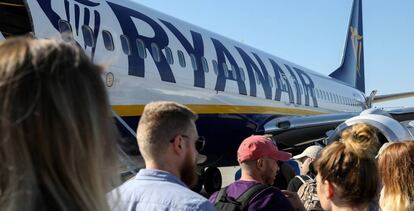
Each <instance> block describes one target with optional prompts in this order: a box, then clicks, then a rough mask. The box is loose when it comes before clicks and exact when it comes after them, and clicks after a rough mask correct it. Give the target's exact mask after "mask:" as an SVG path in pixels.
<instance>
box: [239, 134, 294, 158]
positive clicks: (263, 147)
mask: <svg viewBox="0 0 414 211" xmlns="http://www.w3.org/2000/svg"><path fill="white" fill-rule="evenodd" d="M262 157H270V158H272V159H275V160H282V161H287V160H289V159H290V158H292V154H290V153H289V152H284V151H280V150H279V149H278V148H277V146H276V145H275V144H273V143H272V141H271V140H269V139H268V138H266V137H264V136H260V135H254V136H250V137H247V138H246V139H244V141H243V142H242V143H241V144H240V146H239V149H238V150H237V160H238V161H239V163H242V162H244V161H248V160H257V159H259V158H262Z"/></svg>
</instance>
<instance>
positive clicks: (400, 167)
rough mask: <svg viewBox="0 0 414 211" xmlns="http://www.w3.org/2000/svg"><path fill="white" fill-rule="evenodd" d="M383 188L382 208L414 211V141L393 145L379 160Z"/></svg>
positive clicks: (388, 147)
mask: <svg viewBox="0 0 414 211" xmlns="http://www.w3.org/2000/svg"><path fill="white" fill-rule="evenodd" d="M378 167H379V172H380V175H381V179H382V183H383V188H382V191H381V198H380V206H381V208H382V209H383V210H413V209H414V182H413V179H414V141H403V142H399V143H393V144H391V145H389V146H387V148H385V150H384V151H383V152H382V153H381V155H380V156H379V160H378Z"/></svg>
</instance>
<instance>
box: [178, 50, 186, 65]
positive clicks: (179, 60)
mask: <svg viewBox="0 0 414 211" xmlns="http://www.w3.org/2000/svg"><path fill="white" fill-rule="evenodd" d="M177 55H178V62H179V63H180V66H181V67H185V58H184V53H183V52H182V51H180V50H178V51H177Z"/></svg>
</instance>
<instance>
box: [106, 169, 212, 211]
mask: <svg viewBox="0 0 414 211" xmlns="http://www.w3.org/2000/svg"><path fill="white" fill-rule="evenodd" d="M108 198H109V203H110V206H111V208H112V209H113V210H128V211H135V210H146V211H147V210H148V211H149V210H216V209H215V208H214V207H213V205H212V204H211V203H210V202H209V201H208V200H207V199H206V198H204V197H203V196H201V195H199V194H198V193H195V192H193V191H192V190H190V189H189V188H188V187H187V186H186V185H185V184H184V183H183V182H182V181H181V180H179V179H178V178H177V177H176V176H174V175H172V174H170V173H169V172H166V171H161V170H154V169H141V170H140V171H139V172H138V174H137V175H136V176H135V178H134V179H131V180H129V181H127V182H125V183H124V184H122V185H121V186H120V187H118V188H116V189H115V190H113V191H112V192H111V193H109V195H108Z"/></svg>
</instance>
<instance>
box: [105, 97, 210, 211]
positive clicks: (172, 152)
mask: <svg viewBox="0 0 414 211" xmlns="http://www.w3.org/2000/svg"><path fill="white" fill-rule="evenodd" d="M196 119H197V115H196V114H194V113H193V112H192V111H191V110H190V109H189V108H187V107H186V106H184V105H180V104H178V103H174V102H152V103H149V104H147V105H146V106H145V108H144V111H143V114H142V116H141V119H140V121H139V124H138V130H137V140H138V145H139V150H140V152H141V155H142V157H143V159H144V161H145V169H141V170H140V171H139V172H138V174H137V175H136V176H135V177H134V178H133V179H131V180H129V181H127V182H125V183H124V184H123V185H121V186H120V187H119V188H117V189H116V190H114V191H112V193H111V195H110V203H111V205H112V207H113V209H115V210H215V209H214V207H213V206H212V204H210V203H209V201H208V200H207V199H205V198H204V197H202V196H201V195H199V194H197V193H195V192H193V191H191V190H190V189H189V188H191V187H193V186H194V185H196V183H197V179H198V176H197V173H196V168H197V157H198V152H197V150H201V149H202V147H203V146H204V138H203V137H200V136H198V132H197V129H196V126H195V121H196Z"/></svg>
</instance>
